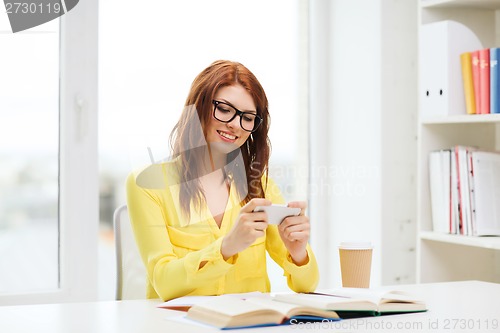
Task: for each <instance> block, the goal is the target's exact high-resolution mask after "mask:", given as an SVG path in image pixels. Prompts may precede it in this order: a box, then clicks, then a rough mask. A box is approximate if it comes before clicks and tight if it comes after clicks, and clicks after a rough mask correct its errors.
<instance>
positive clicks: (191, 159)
mask: <svg viewBox="0 0 500 333" xmlns="http://www.w3.org/2000/svg"><path fill="white" fill-rule="evenodd" d="M235 84H240V85H241V86H242V87H243V88H245V89H246V91H248V93H249V94H250V96H252V99H253V101H254V103H255V106H256V109H257V114H258V115H259V116H260V117H262V123H261V125H260V126H259V127H258V128H257V130H256V131H255V132H253V133H252V134H251V135H250V136H249V137H248V139H247V141H246V142H245V143H244V144H243V145H242V146H241V147H240V151H239V152H241V154H242V157H243V161H244V164H245V169H244V173H245V175H238V174H236V173H238V172H240V173H241V172H243V171H241V170H242V169H241V168H240V169H234V170H231V171H230V172H229V173H231V172H233V173H235V174H234V175H231V176H234V179H246V182H247V183H246V184H238V183H236V188H237V190H238V193H239V194H240V198H241V199H242V200H241V204H242V205H244V204H245V203H247V202H248V201H250V200H251V199H252V198H262V197H264V188H263V185H262V176H263V175H264V174H265V176H266V179H267V174H268V162H269V156H270V153H271V142H270V140H269V137H268V132H269V125H270V115H269V111H268V101H267V97H266V93H265V92H264V89H263V88H262V86H261V84H260V83H259V81H258V80H257V78H256V77H255V75H253V73H252V72H250V70H248V69H247V68H246V67H245V66H243V65H242V64H240V63H238V62H233V61H228V60H218V61H215V62H213V63H212V64H211V65H210V66H208V67H207V68H205V69H204V70H203V71H202V72H201V73H200V74H198V76H197V77H196V78H195V79H194V81H193V83H192V85H191V89H190V92H189V95H188V97H187V99H186V103H185V107H184V111H183V112H182V114H181V117H180V119H179V121H178V122H177V124H176V125H175V127H174V129H173V131H172V133H171V135H170V143H171V146H172V152H173V157H178V156H179V157H180V159H181V162H182V169H181V170H180V188H181V190H180V195H179V196H180V197H179V201H180V205H181V208H182V212H183V213H184V214H186V216H188V217H189V214H190V205H191V203H194V204H195V207H196V208H199V207H200V205H201V203H202V200H204V199H205V195H204V193H203V190H202V189H201V186H200V183H199V177H200V176H201V175H199V174H198V173H199V171H198V169H197V168H196V166H197V165H198V163H197V162H198V161H199V158H200V156H202V155H200V154H201V153H202V152H203V151H204V150H205V149H206V142H205V136H206V133H205V129H206V127H207V124H208V122H209V121H210V119H211V117H212V110H213V104H212V100H213V99H214V96H215V94H216V92H217V91H218V89H220V88H222V87H226V86H231V85H235ZM199 124H201V128H202V129H203V131H201V130H200V127H199ZM237 155H238V150H235V151H233V152H231V153H229V154H228V157H227V158H228V161H227V162H230V161H231V160H233V159H234V158H236V156H237ZM266 183H267V181H266Z"/></svg>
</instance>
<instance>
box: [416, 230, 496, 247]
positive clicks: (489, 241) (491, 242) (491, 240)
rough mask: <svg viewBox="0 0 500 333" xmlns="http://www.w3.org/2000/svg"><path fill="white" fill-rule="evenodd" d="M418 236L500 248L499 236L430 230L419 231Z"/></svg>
mask: <svg viewBox="0 0 500 333" xmlns="http://www.w3.org/2000/svg"><path fill="white" fill-rule="evenodd" d="M419 236H420V239H422V240H430V241H435V242H442V243H449V244H457V245H465V246H474V247H480V248H483V249H492V250H500V237H472V236H461V235H450V234H440V233H436V232H432V231H421V232H420V233H419Z"/></svg>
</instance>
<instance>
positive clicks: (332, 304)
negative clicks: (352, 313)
mask: <svg viewBox="0 0 500 333" xmlns="http://www.w3.org/2000/svg"><path fill="white" fill-rule="evenodd" d="M275 300H277V301H280V302H288V303H292V304H300V305H304V306H310V307H314V308H317V309H323V310H333V311H340V310H342V311H347V310H362V311H376V310H377V304H375V303H373V302H371V301H369V300H366V299H353V298H349V297H341V296H334V295H323V294H300V293H299V294H297V293H295V294H278V295H276V296H275Z"/></svg>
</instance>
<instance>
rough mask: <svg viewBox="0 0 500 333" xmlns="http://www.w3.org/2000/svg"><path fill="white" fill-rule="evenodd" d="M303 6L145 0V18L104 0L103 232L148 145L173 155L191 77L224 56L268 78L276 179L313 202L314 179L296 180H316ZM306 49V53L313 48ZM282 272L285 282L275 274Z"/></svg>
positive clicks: (278, 1) (284, 0) (253, 0)
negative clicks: (311, 172)
mask: <svg viewBox="0 0 500 333" xmlns="http://www.w3.org/2000/svg"><path fill="white" fill-rule="evenodd" d="M299 3H300V1H298V0H297V1H290V0H273V1H267V0H246V1H242V0H240V1H233V0H212V1H206V0H186V1H160V0H156V1H154V0H147V1H142V2H141V7H142V8H149V9H150V11H148V15H138V14H140V13H138V12H137V2H136V1H124V0H108V1H102V2H100V8H99V15H100V23H99V54H100V55H99V68H100V69H99V70H100V76H99V77H100V81H99V99H100V100H99V152H100V157H99V158H100V172H101V201H100V202H101V222H102V228H103V230H106V229H110V228H111V223H112V212H113V209H114V208H116V207H117V206H119V205H121V204H123V203H125V189H124V182H125V177H126V175H127V174H128V173H129V172H130V171H131V170H132V169H136V168H138V167H141V166H143V165H145V164H148V163H150V156H149V154H148V150H147V147H150V148H151V151H152V153H153V157H154V159H155V160H162V159H164V158H166V157H168V155H169V144H168V135H169V134H170V131H171V129H172V128H173V126H174V124H175V123H176V122H177V120H178V117H179V115H180V113H181V111H182V109H183V106H184V101H185V99H186V97H187V94H188V92H189V88H190V85H191V82H192V81H193V79H194V78H195V76H196V75H197V74H198V73H199V72H200V71H201V70H202V69H204V68H205V67H207V66H208V65H209V64H210V63H212V62H213V61H214V60H217V59H228V60H234V61H238V62H241V63H242V64H244V65H245V66H247V67H248V68H249V69H250V70H251V71H252V72H253V73H254V74H255V75H256V76H257V78H258V79H259V81H260V82H261V84H262V85H263V87H264V89H265V90H266V93H267V96H268V99H269V103H270V113H271V118H272V126H271V130H270V139H271V142H272V147H273V153H272V158H271V165H272V169H271V172H272V173H273V174H272V176H273V178H274V179H275V180H276V182H277V183H278V185H279V186H280V187H281V189H282V191H283V194H284V195H285V199H286V200H292V199H303V200H307V197H306V195H305V193H306V190H305V185H304V184H305V182H302V184H301V185H302V187H300V186H298V184H300V180H299V179H298V177H295V175H302V176H303V177H304V178H303V179H306V177H307V172H306V171H305V170H303V167H302V165H307V164H306V163H307V160H306V156H307V151H305V149H306V147H307V144H306V143H307V142H306V141H305V140H304V138H305V137H306V135H307V133H306V130H307V127H306V126H307V125H306V124H307V122H305V121H303V119H301V118H299V116H304V114H306V111H305V110H304V107H303V106H304V105H307V103H306V102H305V98H306V97H305V96H306V94H305V93H304V92H305V91H307V90H306V89H307V86H306V83H305V82H307V79H306V78H305V77H301V75H302V74H301V71H302V70H303V68H301V67H300V66H299V64H301V65H302V67H304V65H303V64H304V63H305V61H304V60H305V59H302V58H301V57H302V55H303V54H304V53H300V52H299V48H300V46H301V43H300V42H299V41H300V38H301V34H302V36H304V35H306V34H307V32H306V31H304V30H302V28H303V26H302V25H301V23H304V21H303V20H302V19H301V18H300V17H301V15H303V16H307V13H306V12H301V11H300V10H299ZM116 8H120V15H116ZM304 26H305V25H304ZM302 46H303V45H302ZM302 50H304V52H305V53H306V48H304V47H303V48H302ZM304 68H305V67H304ZM299 162H303V163H304V164H298V163H299ZM299 172H300V174H299ZM290 177H291V178H290ZM103 235H104V233H103ZM102 239H103V242H102V243H101V244H103V249H105V248H106V245H104V244H109V243H106V241H105V240H106V239H107V238H106V237H103V238H102ZM110 247H111V245H107V248H108V249H110ZM110 251H112V249H111V250H110ZM110 251H108V253H109V252H110ZM101 253H103V254H104V253H106V252H101ZM106 261H107V262H109V261H110V260H109V259H105V257H104V256H103V257H101V262H103V265H102V266H101V267H111V269H112V268H113V267H114V266H112V265H111V266H110V265H106V264H105V263H104V262H106ZM108 270H110V269H109V268H108ZM110 274H112V272H110ZM275 278H276V279H279V280H280V282H277V281H273V279H275ZM104 281H108V282H110V283H114V280H113V279H112V278H111V279H110V278H104V277H103V279H102V280H101V282H103V283H104ZM283 281H284V279H283V276H282V274H281V273H279V274H278V276H277V277H271V283H272V285H273V287H275V286H277V285H278V284H279V283H282V284H284V282H283ZM109 289H111V290H112V289H113V288H111V287H110V288H102V290H103V291H104V292H106V293H109V291H106V290H109ZM276 289H279V288H276Z"/></svg>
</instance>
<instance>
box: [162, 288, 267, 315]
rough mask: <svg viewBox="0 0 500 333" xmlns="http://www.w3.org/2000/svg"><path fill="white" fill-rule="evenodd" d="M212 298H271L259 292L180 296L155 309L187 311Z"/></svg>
mask: <svg viewBox="0 0 500 333" xmlns="http://www.w3.org/2000/svg"><path fill="white" fill-rule="evenodd" d="M214 297H234V298H237V299H246V298H249V297H263V298H269V299H270V298H271V296H270V295H269V294H264V293H261V292H259V291H253V292H249V293H237V294H224V295H221V296H182V297H178V298H174V299H171V300H169V301H166V302H163V303H160V304H158V305H157V307H159V308H164V309H172V310H181V311H187V310H188V309H189V308H190V307H192V306H193V305H196V304H200V303H203V302H206V301H208V300H210V299H213V298H214Z"/></svg>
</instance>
